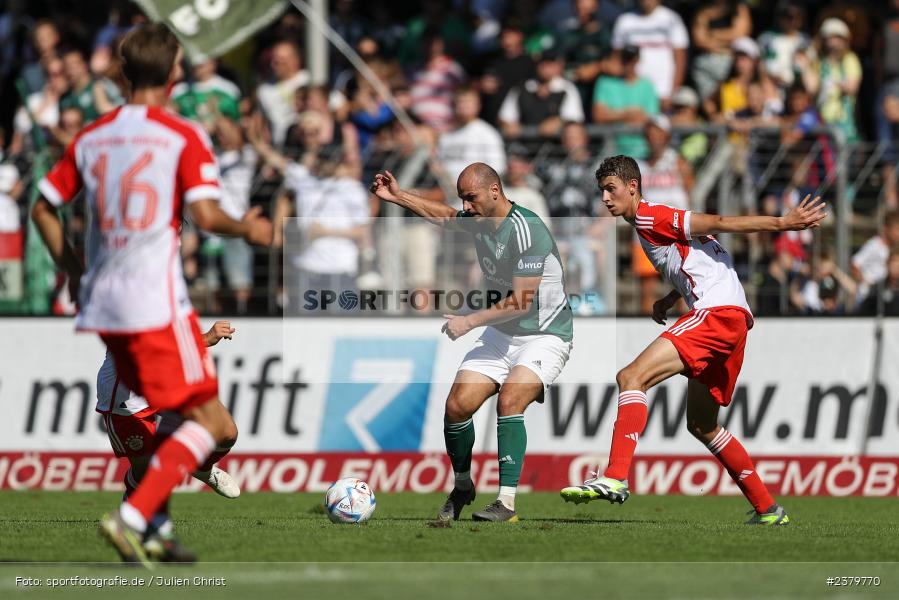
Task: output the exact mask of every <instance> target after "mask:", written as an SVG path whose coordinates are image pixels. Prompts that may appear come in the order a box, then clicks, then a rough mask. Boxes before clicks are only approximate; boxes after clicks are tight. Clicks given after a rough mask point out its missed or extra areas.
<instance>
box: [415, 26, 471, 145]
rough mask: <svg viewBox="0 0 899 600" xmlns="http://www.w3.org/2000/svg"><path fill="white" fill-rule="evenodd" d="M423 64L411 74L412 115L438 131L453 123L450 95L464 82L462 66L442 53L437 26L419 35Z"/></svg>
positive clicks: (444, 47)
mask: <svg viewBox="0 0 899 600" xmlns="http://www.w3.org/2000/svg"><path fill="white" fill-rule="evenodd" d="M421 43H422V45H423V46H424V48H425V52H426V54H425V57H426V58H425V64H424V65H422V67H421V68H420V69H419V70H418V71H416V72H415V73H414V74H413V75H412V86H411V89H410V93H411V95H412V101H413V104H412V114H414V115H415V116H416V117H418V118H419V119H421V121H422V122H423V123H424V124H425V125H427V126H428V127H431V128H432V129H434V130H435V131H437V132H439V133H443V132H445V131H449V129H450V128H451V127H452V124H453V96H454V95H455V92H456V89H457V88H458V87H459V86H461V85H462V84H463V83H465V79H466V75H465V71H464V70H462V67H461V66H460V65H459V63H457V62H456V61H454V60H453V59H452V57H450V56H449V55H448V54H447V53H446V46H445V44H444V41H443V38H442V37H440V32H439V31H438V30H437V29H428V30H427V31H426V32H425V33H424V34H423V35H422V37H421Z"/></svg>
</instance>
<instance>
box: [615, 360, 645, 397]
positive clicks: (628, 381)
mask: <svg viewBox="0 0 899 600" xmlns="http://www.w3.org/2000/svg"><path fill="white" fill-rule="evenodd" d="M615 380H616V381H617V382H618V389H619V390H621V391H625V390H642V389H643V379H642V377H640V373H639V371H638V370H637V369H636V368H634V366H633V365H628V366H626V367H624V368H623V369H621V370H620V371H618V375H616V376H615Z"/></svg>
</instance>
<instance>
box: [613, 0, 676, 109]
mask: <svg viewBox="0 0 899 600" xmlns="http://www.w3.org/2000/svg"><path fill="white" fill-rule="evenodd" d="M639 5H640V12H631V13H625V14H623V15H621V16H620V17H618V20H617V21H616V22H615V28H614V32H613V34H612V45H613V46H614V47H615V48H619V49H620V48H624V47H625V46H627V45H634V46H639V48H640V62H638V63H637V74H638V75H639V76H640V77H645V78H646V79H648V80H650V81H651V82H652V85H653V86H654V87H655V90H656V94H658V96H659V102H660V103H661V106H662V110H663V112H666V113H667V112H670V111H671V107H672V104H671V97H672V95H673V94H674V92H675V90H677V89H679V88H680V87H681V86H682V85H683V84H684V79H685V77H686V74H687V48H689V47H690V34H689V33H688V32H687V27H686V26H685V25H684V21H683V19H681V18H680V15H678V14H677V13H676V12H674V11H673V10H671V9H670V8H668V7H666V6H662V2H661V0H640V2H639Z"/></svg>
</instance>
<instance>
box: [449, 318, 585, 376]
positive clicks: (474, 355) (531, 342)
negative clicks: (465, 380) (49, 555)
mask: <svg viewBox="0 0 899 600" xmlns="http://www.w3.org/2000/svg"><path fill="white" fill-rule="evenodd" d="M571 348H572V344H571V342H566V341H564V340H563V339H562V338H560V337H558V336H555V335H548V334H537V335H516V336H512V335H508V334H506V333H503V332H502V331H499V330H498V329H496V328H495V327H487V328H486V329H485V330H484V333H482V334H481V337H479V338H478V341H476V342H475V344H474V348H472V349H471V350H470V351H469V352H468V354H466V355H465V358H463V359H462V364H460V365H459V370H460V371H474V372H475V373H480V374H481V375H486V376H487V377H489V378H490V379H492V380H493V381H495V382H497V383H498V384H500V385H502V384H503V383H505V382H506V379H507V378H508V377H509V373H511V372H512V369H514V368H515V367H517V366H519V365H520V366H522V367H527V368H528V369H530V370H531V371H533V372H534V373H535V374H536V375H537V377H539V378H540V381H542V382H543V391H544V392H545V391H546V390H547V388H549V386H550V385H551V384H552V382H554V381H555V380H556V378H557V377H558V376H559V374H560V373H561V372H562V367H564V366H565V363H567V362H568V356H569V354H570V353H571Z"/></svg>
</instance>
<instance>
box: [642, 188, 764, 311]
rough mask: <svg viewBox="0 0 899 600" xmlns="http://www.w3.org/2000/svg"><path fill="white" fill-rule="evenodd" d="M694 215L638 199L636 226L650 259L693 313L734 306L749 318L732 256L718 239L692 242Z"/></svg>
mask: <svg viewBox="0 0 899 600" xmlns="http://www.w3.org/2000/svg"><path fill="white" fill-rule="evenodd" d="M690 216H691V211H689V210H683V209H679V208H674V207H672V206H667V205H665V204H656V203H654V202H647V201H646V200H640V204H639V206H638V207H637V215H636V217H635V222H634V225H635V227H636V228H637V236H638V237H639V239H640V245H641V246H643V250H644V252H646V256H647V257H648V258H649V260H650V262H652V264H653V266H654V267H655V268H656V271H658V272H659V273H660V274H661V275H662V277H664V278H665V280H666V281H668V282H669V283H671V285H673V286H674V287H675V289H676V290H677V291H678V292H680V294H681V296H683V298H684V300H685V301H686V302H687V306H689V307H690V309H693V308H714V307H719V306H733V307H737V308H741V309H743V310H745V311H746V312H747V313H749V314H750V315H751V314H752V311H751V310H750V309H749V303H748V302H746V293H745V292H744V291H743V285H742V284H741V283H740V279H739V277H737V272H736V271H735V270H734V264H733V261H732V260H731V257H730V254H728V253H727V251H726V250H725V249H724V248H723V247H722V246H721V244H719V243H718V241H717V240H716V239H715V237H714V236H711V235H708V236H701V237H699V238H696V239H694V238H693V237H692V236H691V234H690Z"/></svg>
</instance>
